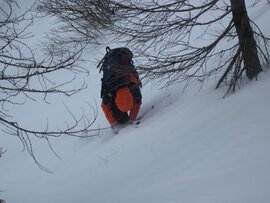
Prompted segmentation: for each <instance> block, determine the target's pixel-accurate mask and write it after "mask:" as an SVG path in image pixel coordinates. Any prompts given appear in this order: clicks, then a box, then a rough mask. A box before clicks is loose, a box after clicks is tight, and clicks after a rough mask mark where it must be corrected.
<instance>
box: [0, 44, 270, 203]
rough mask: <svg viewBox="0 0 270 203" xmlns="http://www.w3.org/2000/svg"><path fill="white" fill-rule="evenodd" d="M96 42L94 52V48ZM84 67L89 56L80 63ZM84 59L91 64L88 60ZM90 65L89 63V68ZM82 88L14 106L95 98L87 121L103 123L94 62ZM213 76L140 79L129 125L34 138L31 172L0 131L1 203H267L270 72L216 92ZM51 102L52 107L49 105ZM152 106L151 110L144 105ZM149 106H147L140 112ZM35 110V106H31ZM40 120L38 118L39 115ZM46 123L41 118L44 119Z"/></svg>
mask: <svg viewBox="0 0 270 203" xmlns="http://www.w3.org/2000/svg"><path fill="white" fill-rule="evenodd" d="M103 50H105V49H104V47H103V49H102V50H98V52H102V51H103ZM85 65H87V66H91V63H88V64H85ZM93 66H94V65H93ZM94 67H95V66H94ZM90 72H91V74H90V76H89V78H88V80H89V88H88V89H86V90H84V91H83V92H81V93H80V94H79V95H77V97H76V96H75V98H74V99H72V100H69V99H66V98H51V99H50V101H51V102H52V104H51V105H44V103H42V102H38V103H32V102H28V103H27V104H26V105H25V106H23V107H21V106H20V107H14V109H13V111H16V114H15V118H17V119H19V120H23V122H24V123H25V125H26V126H27V125H29V126H31V125H32V126H33V125H34V126H37V127H41V126H43V123H44V122H43V121H44V117H47V116H49V115H50V116H52V117H51V120H52V121H51V122H50V123H53V124H54V123H55V122H56V123H61V122H62V121H63V122H64V121H65V119H66V113H65V112H64V111H65V108H64V107H63V103H65V104H67V105H68V106H69V107H70V108H71V110H75V111H78V112H79V111H80V110H81V108H80V106H81V105H84V102H85V101H89V102H91V103H92V102H93V98H94V99H95V100H96V101H97V103H98V111H99V115H98V119H97V121H96V123H95V126H93V127H97V126H100V127H107V126H108V123H107V121H106V119H105V117H104V115H103V113H102V110H101V108H100V106H99V103H100V98H99V91H100V77H101V75H100V74H98V71H97V70H96V69H95V68H92V69H91V71H90ZM215 82H216V81H215V80H209V81H207V82H206V83H205V84H204V86H203V88H202V89H201V90H200V91H199V89H200V84H196V83H194V84H192V85H190V86H189V87H188V88H187V89H186V90H185V91H184V92H183V91H182V86H183V85H181V84H179V85H175V86H172V87H170V88H167V89H162V90H159V89H158V88H157V87H156V85H151V84H149V85H147V86H145V87H143V89H142V94H143V105H142V108H141V112H140V114H143V113H144V112H146V111H147V113H146V114H145V116H144V118H143V120H142V123H141V124H140V125H139V126H138V128H136V127H135V126H128V127H126V128H124V129H122V130H121V131H120V133H119V134H118V135H114V134H113V133H112V132H111V130H110V129H107V130H102V131H100V133H99V135H98V136H95V137H92V138H85V139H82V138H69V137H61V138H57V139H52V140H51V142H52V146H53V148H54V150H55V151H56V152H57V153H58V155H59V156H60V157H61V159H58V158H57V157H56V156H54V155H53V154H52V153H51V152H50V150H49V147H48V145H46V144H44V143H42V142H40V141H38V140H35V141H34V144H35V148H34V150H35V153H36V156H37V158H38V160H39V161H40V162H41V163H42V164H43V165H44V166H46V167H47V168H49V169H50V170H51V171H52V172H53V173H46V172H44V171H42V170H40V169H39V168H38V167H37V166H36V165H35V164H34V162H33V160H32V159H31V157H30V156H29V155H28V154H27V153H26V152H21V149H22V146H21V144H20V141H19V140H18V139H17V138H15V137H10V136H8V135H6V134H4V133H3V132H1V136H0V147H1V146H2V147H4V148H5V149H8V151H7V152H6V153H5V154H4V155H3V156H2V157H1V158H0V190H1V192H0V199H4V200H5V201H6V202H7V203H17V202H20V203H74V202H77V203H138V202H142V203H254V202H256V203H267V202H270V157H269V154H270V108H269V102H270V91H269V87H270V71H268V72H265V73H262V74H260V76H259V78H258V80H257V81H252V82H250V83H247V84H245V85H244V87H242V88H241V89H240V90H238V91H237V93H236V94H233V95H230V96H229V97H226V98H224V99H223V98H222V97H223V95H224V91H223V90H222V89H220V90H214V84H215ZM53 104H54V105H53ZM152 106H154V108H153V109H151V107H152ZM149 109H151V110H149ZM36 112H39V113H36ZM45 120H46V118H45ZM46 122H47V121H45V123H46Z"/></svg>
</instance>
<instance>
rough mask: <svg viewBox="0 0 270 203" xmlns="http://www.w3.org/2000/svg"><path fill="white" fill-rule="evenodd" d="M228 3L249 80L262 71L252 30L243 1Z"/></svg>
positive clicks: (237, 0)
mask: <svg viewBox="0 0 270 203" xmlns="http://www.w3.org/2000/svg"><path fill="white" fill-rule="evenodd" d="M230 1H231V6H232V15H233V21H234V25H235V28H236V32H237V35H238V39H239V44H240V50H241V52H242V56H243V61H244V67H245V69H246V73H247V77H248V78H249V79H250V80H251V79H253V78H254V77H256V76H257V75H258V73H259V72H261V71H262V67H261V64H260V60H259V57H258V52H257V46H256V41H255V39H254V35H253V30H252V28H251V26H250V20H249V17H248V14H247V9H246V5H245V0H230Z"/></svg>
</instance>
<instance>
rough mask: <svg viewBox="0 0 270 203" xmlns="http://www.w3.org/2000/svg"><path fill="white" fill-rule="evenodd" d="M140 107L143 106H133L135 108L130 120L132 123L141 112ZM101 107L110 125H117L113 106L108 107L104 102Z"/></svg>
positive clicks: (130, 114) (131, 111)
mask: <svg viewBox="0 0 270 203" xmlns="http://www.w3.org/2000/svg"><path fill="white" fill-rule="evenodd" d="M140 106H141V104H140V103H138V104H136V103H135V104H134V105H133V108H132V109H131V110H130V112H129V120H130V121H134V120H135V119H136V118H137V115H138V113H139V110H140ZM101 107H102V109H103V111H104V114H105V116H106V118H107V120H108V121H109V123H110V125H114V124H115V123H116V119H115V118H114V116H113V113H112V109H111V105H110V104H107V105H106V104H104V103H103V102H102V103H101Z"/></svg>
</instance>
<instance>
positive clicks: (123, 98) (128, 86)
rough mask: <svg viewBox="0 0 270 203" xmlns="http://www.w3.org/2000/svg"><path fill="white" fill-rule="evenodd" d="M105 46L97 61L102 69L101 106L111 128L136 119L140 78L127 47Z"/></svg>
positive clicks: (139, 104)
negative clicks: (101, 56) (100, 57)
mask: <svg viewBox="0 0 270 203" xmlns="http://www.w3.org/2000/svg"><path fill="white" fill-rule="evenodd" d="M106 50H107V53H106V55H105V56H104V58H103V59H102V61H101V62H100V64H101V63H102V66H101V70H103V78H102V79H101V81H102V88H101V98H102V103H101V107H102V109H103V111H104V114H105V116H106V118H107V120H108V122H109V123H110V125H111V127H112V128H115V127H117V126H118V127H119V125H121V124H126V123H132V122H133V121H135V120H136V118H137V115H138V113H139V110H140V106H141V101H142V95H141V90H140V88H141V82H140V79H139V76H138V73H137V71H136V70H135V67H134V65H133V61H132V57H133V54H132V52H131V51H130V50H129V49H128V48H123V47H121V48H116V49H110V48H109V47H107V48H106ZM100 64H99V66H100ZM99 66H98V67H99Z"/></svg>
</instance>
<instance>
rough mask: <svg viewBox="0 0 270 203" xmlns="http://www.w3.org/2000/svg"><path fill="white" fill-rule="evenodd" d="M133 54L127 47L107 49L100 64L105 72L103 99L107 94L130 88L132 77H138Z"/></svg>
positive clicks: (99, 66) (101, 69)
mask: <svg viewBox="0 0 270 203" xmlns="http://www.w3.org/2000/svg"><path fill="white" fill-rule="evenodd" d="M132 57H133V53H132V52H131V51H130V50H129V49H128V48H125V47H121V48H116V49H110V48H109V47H106V54H105V56H104V57H103V59H102V60H101V61H100V63H99V64H98V66H97V67H98V68H100V72H101V71H103V78H102V79H101V81H102V90H101V97H103V94H104V93H105V92H113V91H115V90H117V89H119V88H121V87H124V86H128V85H129V83H130V75H131V74H134V75H136V77H138V74H137V71H136V70H135V68H134V65H133V61H132Z"/></svg>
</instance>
